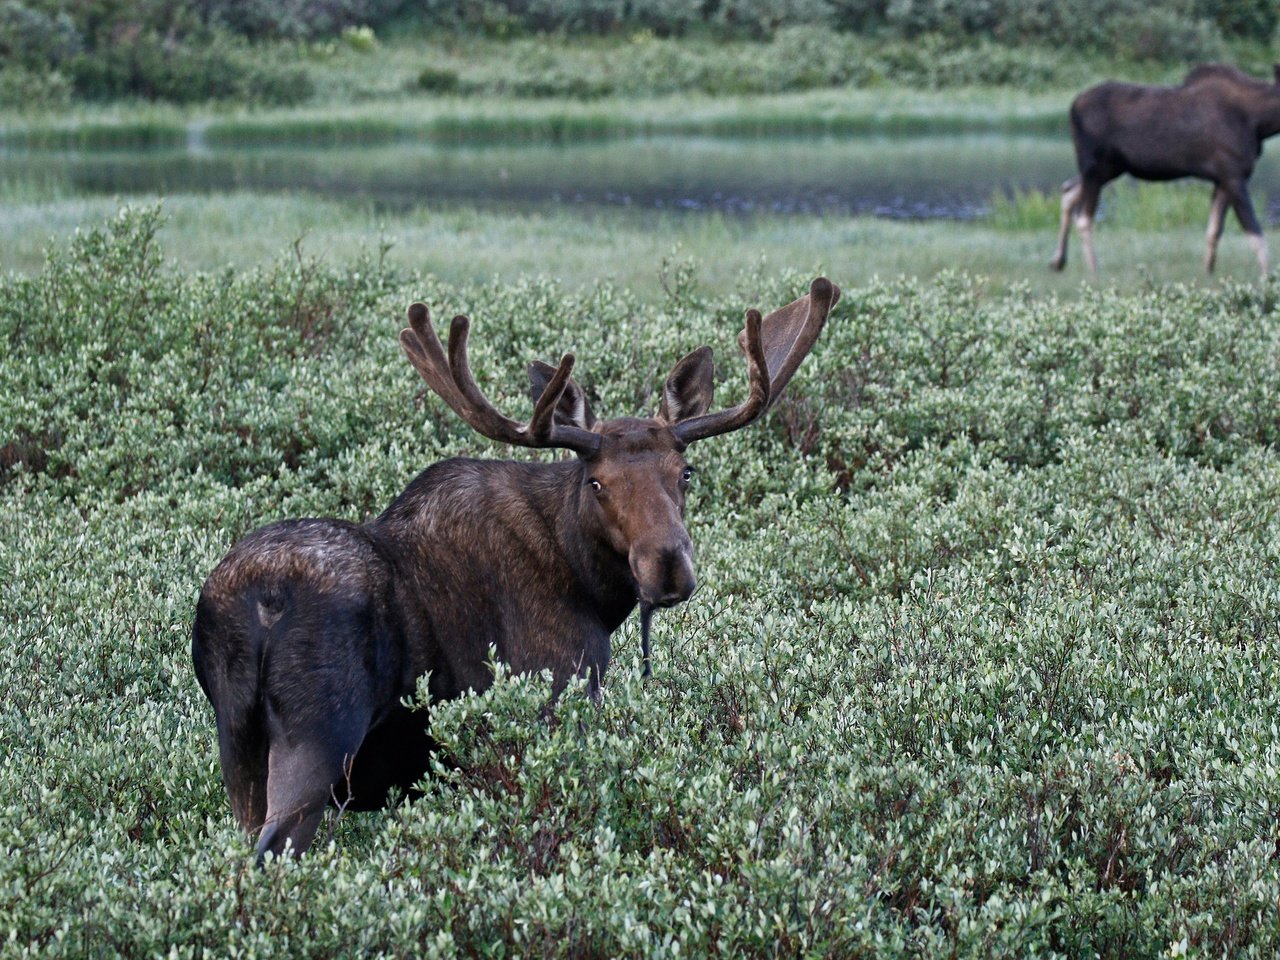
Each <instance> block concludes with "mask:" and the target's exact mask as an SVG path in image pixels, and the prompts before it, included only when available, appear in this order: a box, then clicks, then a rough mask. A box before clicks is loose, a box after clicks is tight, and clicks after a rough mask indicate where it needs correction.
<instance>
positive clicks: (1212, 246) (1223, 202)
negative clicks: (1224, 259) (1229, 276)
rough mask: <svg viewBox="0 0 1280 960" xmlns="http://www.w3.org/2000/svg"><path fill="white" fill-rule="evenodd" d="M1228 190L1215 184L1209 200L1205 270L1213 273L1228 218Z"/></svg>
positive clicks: (1205, 238)
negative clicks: (1219, 241) (1219, 242)
mask: <svg viewBox="0 0 1280 960" xmlns="http://www.w3.org/2000/svg"><path fill="white" fill-rule="evenodd" d="M1228 199H1229V198H1228V196H1227V191H1226V190H1224V189H1223V188H1222V187H1220V186H1218V185H1217V184H1214V187H1213V199H1212V200H1210V201H1209V228H1208V229H1207V230H1206V231H1205V236H1204V240H1205V248H1204V270H1205V273H1213V264H1214V261H1215V260H1216V259H1217V256H1218V239H1219V238H1220V237H1221V236H1222V227H1223V225H1224V224H1225V223H1226V218H1227V201H1228Z"/></svg>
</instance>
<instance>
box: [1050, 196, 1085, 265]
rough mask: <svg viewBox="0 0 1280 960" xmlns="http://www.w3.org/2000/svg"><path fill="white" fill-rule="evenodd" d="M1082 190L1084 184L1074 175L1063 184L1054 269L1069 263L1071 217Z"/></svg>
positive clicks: (1078, 202) (1053, 260)
mask: <svg viewBox="0 0 1280 960" xmlns="http://www.w3.org/2000/svg"><path fill="white" fill-rule="evenodd" d="M1082 192H1083V185H1082V183H1081V180H1080V178H1079V177H1072V178H1071V179H1070V180H1068V181H1066V182H1065V183H1064V184H1063V185H1062V221H1061V222H1060V223H1059V224H1058V248H1057V249H1056V250H1054V252H1053V259H1051V260H1050V261H1049V267H1050V269H1052V270H1061V269H1062V268H1063V267H1065V266H1066V265H1067V238H1068V236H1069V235H1070V233H1071V218H1072V217H1073V216H1074V215H1075V212H1076V207H1078V206H1079V205H1080V196H1081V194H1082Z"/></svg>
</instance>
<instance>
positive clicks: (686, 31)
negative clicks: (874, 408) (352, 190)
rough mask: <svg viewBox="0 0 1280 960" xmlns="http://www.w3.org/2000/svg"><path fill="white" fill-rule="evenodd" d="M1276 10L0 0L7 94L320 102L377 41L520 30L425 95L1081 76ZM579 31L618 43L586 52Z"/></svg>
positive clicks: (1201, 43) (0, 60)
mask: <svg viewBox="0 0 1280 960" xmlns="http://www.w3.org/2000/svg"><path fill="white" fill-rule="evenodd" d="M1276 25H1277V7H1276V5H1275V4H1274V3H1272V2H1270V0H1164V2H1162V3H1158V4H1151V3H1149V2H1147V0H1105V2H1103V0H1034V2H1027V0H707V2H704V3H685V2H673V0H626V2H624V0H429V2H426V3H408V2H406V0H289V2H283V3H277V2H274V0H188V2H185V3H159V2H155V0H113V2H111V3H105V4H101V3H93V4H85V3H70V2H67V0H0V107H9V108H26V109H30V108H32V107H41V106H45V107H48V106H52V107H57V106H60V105H63V104H65V103H67V102H68V101H69V100H70V99H72V98H75V99H80V100H88V101H102V100H119V99H122V98H140V99H146V100H160V101H169V102H176V103H204V102H207V101H232V102H240V103H272V104H291V103H299V102H304V101H309V100H313V99H314V100H316V101H317V102H324V100H325V96H326V91H325V89H324V87H325V82H324V77H325V74H326V60H327V59H328V58H330V57H331V56H332V55H333V54H334V52H335V51H337V50H339V49H342V48H351V49H356V50H360V51H365V52H371V51H374V50H376V49H377V48H378V46H379V37H393V38H395V37H399V38H405V39H407V40H408V41H409V42H416V43H421V42H423V41H438V40H440V39H442V38H467V37H471V38H474V37H477V36H484V37H489V38H498V39H500V40H502V41H503V42H504V44H505V43H507V42H515V44H516V45H515V46H514V47H513V48H511V51H512V52H511V53H509V54H508V53H502V54H498V55H496V56H493V57H490V58H484V59H486V60H488V61H489V65H490V66H491V67H493V68H494V69H495V70H496V72H497V75H496V76H488V75H487V74H488V73H490V72H493V71H485V70H481V71H478V72H477V71H468V70H462V71H459V70H454V69H449V68H444V69H441V68H439V67H438V66H437V65H435V64H432V63H428V64H425V65H424V67H423V69H422V71H421V74H420V77H419V81H420V84H421V87H422V88H423V89H425V90H427V91H429V92H431V93H433V94H440V93H463V94H466V93H474V92H477V91H480V92H494V90H495V87H496V88H497V92H507V93H516V94H520V95H531V96H546V95H556V96H578V97H583V96H600V95H603V94H607V93H615V94H635V93H641V94H652V93H661V92H664V91H669V90H673V89H677V90H701V91H705V92H710V93H718V92H759V91H764V92H779V91H783V90H794V89H809V88H812V87H818V86H846V85H868V84H876V83H885V82H892V83H898V84H911V85H921V84H924V85H930V86H939V85H956V84H972V83H987V84H990V83H997V84H1000V83H1012V84H1018V85H1021V86H1026V85H1029V84H1031V85H1035V84H1043V83H1045V82H1047V81H1054V82H1058V83H1063V84H1072V83H1074V82H1075V80H1076V76H1077V74H1078V72H1079V71H1078V69H1073V65H1075V64H1076V63H1077V61H1078V60H1079V59H1080V58H1084V60H1085V61H1086V62H1088V63H1092V62H1094V61H1104V62H1106V63H1109V64H1116V63H1120V64H1124V65H1126V72H1129V73H1132V72H1134V71H1135V70H1138V71H1140V70H1141V69H1142V67H1141V65H1142V64H1144V63H1145V64H1151V63H1154V64H1162V65H1175V66H1177V67H1179V68H1183V67H1185V65H1186V64H1188V63H1193V62H1197V61H1202V60H1208V59H1217V58H1223V57H1229V58H1230V59H1232V60H1235V61H1243V62H1244V63H1245V64H1246V65H1247V66H1255V65H1262V66H1265V65H1266V64H1267V58H1268V56H1269V50H1268V47H1269V43H1270V41H1271V39H1272V37H1273V35H1274V33H1275V30H1276ZM548 34H553V35H554V36H556V37H559V38H561V42H560V43H558V44H553V50H552V51H551V52H548V50H547V40H546V38H547V35H548ZM793 34H794V35H796V36H798V37H800V38H801V39H800V40H794V39H793V40H791V41H787V40H786V38H787V37H788V36H789V35H793ZM531 37H534V38H537V39H538V42H537V43H536V44H532V45H529V46H527V47H523V48H522V47H521V45H520V41H521V40H522V39H525V40H527V39H529V38H531ZM566 37H568V38H570V39H569V40H568V42H567V43H566V42H564V39H563V38H566ZM583 38H606V40H604V41H601V42H604V43H605V48H606V50H607V53H605V54H603V55H597V56H595V57H594V58H592V57H588V58H587V60H586V61H585V62H583V61H582V60H581V59H580V58H579V57H577V55H576V54H577V50H578V48H579V46H580V41H581V40H582V39H583ZM668 40H671V41H672V42H668ZM633 41H639V42H641V49H640V50H639V51H634V50H629V47H630V45H631V43H632V42H633ZM779 41H784V42H781V43H779ZM263 45H266V47H265V48H264V46H263ZM557 47H563V48H564V49H555V48H557ZM264 49H266V50H268V51H269V54H268V55H264ZM637 53H639V54H640V55H639V56H636V55H635V54H637ZM548 58H550V60H551V61H552V63H550V64H548V63H547V62H545V61H547V60H548ZM561 61H564V62H563V63H562V62H561ZM504 64H506V65H509V66H508V69H506V70H503V69H501V68H502V66H503V65H504ZM761 64H765V65H767V67H768V69H765V70H760V69H759V67H760V65H761ZM522 81H524V82H522Z"/></svg>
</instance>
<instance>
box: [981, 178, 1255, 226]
mask: <svg viewBox="0 0 1280 960" xmlns="http://www.w3.org/2000/svg"><path fill="white" fill-rule="evenodd" d="M1211 194H1212V187H1211V186H1210V185H1208V184H1206V183H1203V182H1200V181H1195V182H1188V183H1144V182H1141V181H1138V180H1133V179H1128V178H1127V179H1124V180H1120V181H1118V182H1116V183H1113V184H1109V185H1108V186H1107V188H1106V189H1105V190H1104V191H1103V194H1102V199H1101V201H1100V202H1099V204H1098V219H1099V221H1105V222H1107V223H1112V224H1115V225H1116V226H1122V227H1126V228H1128V229H1130V230H1139V231H1145V232H1158V231H1162V230H1171V229H1176V228H1181V227H1189V226H1201V225H1203V224H1205V223H1206V222H1207V221H1208V219H1209V199H1210V196H1211ZM1255 202H1256V203H1257V204H1258V205H1259V206H1260V207H1262V208H1263V209H1265V208H1266V197H1265V196H1264V195H1261V194H1258V193H1257V192H1256V191H1255ZM1060 216H1061V196H1060V195H1058V194H1055V193H1043V192H1041V191H1039V190H1019V191H1014V192H1012V193H1004V192H999V193H996V194H995V195H994V196H993V197H992V198H991V212H990V215H989V222H990V224H991V225H992V226H993V227H997V228H999V229H1002V230H1038V231H1042V232H1043V231H1049V230H1052V229H1053V228H1055V227H1056V226H1057V225H1058V223H1059V218H1060Z"/></svg>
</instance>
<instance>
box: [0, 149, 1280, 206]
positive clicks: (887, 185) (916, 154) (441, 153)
mask: <svg viewBox="0 0 1280 960" xmlns="http://www.w3.org/2000/svg"><path fill="white" fill-rule="evenodd" d="M1073 172H1074V163H1073V157H1072V152H1071V146H1070V143H1069V142H1067V141H1066V140H1065V139H1064V138H1061V137H1030V136H1004V135H978V136H975V135H967V136H956V135H950V136H929V137H896V138H888V137H857V138H853V137H850V138H813V137H809V138H770V139H727V138H707V137H650V138H640V139H631V140H618V141H609V142H591V143H581V144H555V145H528V144H519V145H505V146H504V145H499V146H493V145H485V146H475V147H458V146H439V145H434V144H423V143H402V144H392V145H377V146H369V147H357V148H352V147H335V148H318V147H315V146H307V147H270V148H262V147H254V148H224V147H217V146H211V145H209V144H208V143H207V142H205V141H204V139H203V138H202V137H195V138H191V139H190V142H189V143H188V145H187V147H186V148H185V149H148V150H130V151H102V150H97V151H86V152H70V151H68V152H25V151H21V150H4V151H0V175H3V176H5V177H6V178H8V179H23V178H30V179H35V180H36V181H37V182H40V183H46V184H47V183H52V184H53V185H56V186H60V187H62V188H64V189H66V190H68V191H71V192H75V193H89V194H128V193H163V194H170V195H172V194H180V193H192V192H221V191H227V190H246V191H258V192H294V191H309V192H315V193H318V194H322V195H324V196H327V197H335V198H341V197H345V198H354V199H360V200H364V201H368V202H372V203H373V204H375V205H377V206H379V207H381V208H384V209H387V210H390V211H403V210H407V209H411V208H413V207H417V206H420V205H422V204H431V203H440V202H450V203H456V202H465V203H468V204H473V205H478V206H483V207H497V208H504V209H531V208H540V207H545V206H547V205H557V206H570V207H581V208H593V207H594V208H615V209H619V210H621V209H628V208H630V209H641V210H669V211H688V212H699V211H708V210H714V211H719V212H722V213H725V214H729V215H752V214H817V213H827V214H867V215H873V216H879V217H893V218H904V219H934V218H949V219H969V218H973V217H977V216H981V215H982V214H984V213H986V212H987V210H988V207H989V204H990V201H991V198H992V196H993V195H995V194H996V193H997V192H998V191H1004V192H1012V191H1015V190H1024V189H1036V190H1047V191H1056V189H1057V188H1058V186H1059V184H1061V182H1062V181H1063V180H1064V179H1065V178H1066V177H1068V176H1070V175H1071V174H1072V173H1073ZM1275 179H1276V178H1273V177H1269V176H1267V171H1266V170H1265V169H1264V170H1262V171H1260V173H1259V176H1258V177H1255V185H1256V187H1257V188H1258V189H1259V190H1260V191H1262V192H1265V193H1267V194H1269V195H1271V196H1275V197H1277V199H1278V200H1280V190H1277V189H1274V188H1275V187H1277V186H1280V184H1277V183H1275V182H1268V181H1274V180H1275ZM1206 203H1207V194H1206Z"/></svg>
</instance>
